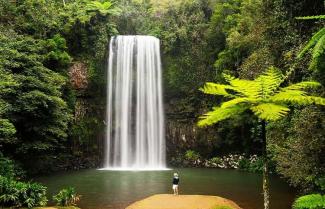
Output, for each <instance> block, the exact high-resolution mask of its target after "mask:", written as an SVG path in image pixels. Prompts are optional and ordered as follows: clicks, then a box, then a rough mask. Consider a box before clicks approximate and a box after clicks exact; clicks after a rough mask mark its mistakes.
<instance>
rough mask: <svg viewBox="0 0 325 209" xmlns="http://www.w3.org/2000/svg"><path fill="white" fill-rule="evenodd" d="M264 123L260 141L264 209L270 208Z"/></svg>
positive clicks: (263, 122) (264, 123)
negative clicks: (261, 147) (261, 148)
mask: <svg viewBox="0 0 325 209" xmlns="http://www.w3.org/2000/svg"><path fill="white" fill-rule="evenodd" d="M265 126H266V122H265V121H264V120H263V121H262V140H263V161H264V162H263V199H264V209H269V208H270V188H269V169H268V157H267V149H266V128H265Z"/></svg>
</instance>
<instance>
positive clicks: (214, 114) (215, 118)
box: [198, 105, 247, 127]
mask: <svg viewBox="0 0 325 209" xmlns="http://www.w3.org/2000/svg"><path fill="white" fill-rule="evenodd" d="M246 109H247V107H246V106H243V105H234V106H231V107H228V108H222V107H215V108H214V109H213V110H212V111H210V112H207V113H206V114H204V115H203V116H201V117H200V119H201V120H200V121H199V122H198V126H199V127H205V126H209V125H212V124H215V123H217V122H219V121H221V120H224V119H227V118H230V117H233V116H235V115H239V114H241V113H242V112H244V111H245V110H246Z"/></svg>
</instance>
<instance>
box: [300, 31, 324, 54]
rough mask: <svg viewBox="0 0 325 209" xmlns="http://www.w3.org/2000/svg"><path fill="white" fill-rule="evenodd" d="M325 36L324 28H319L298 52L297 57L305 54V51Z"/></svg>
mask: <svg viewBox="0 0 325 209" xmlns="http://www.w3.org/2000/svg"><path fill="white" fill-rule="evenodd" d="M324 36H325V28H322V29H320V30H319V31H318V32H317V33H315V35H313V37H312V38H311V39H310V40H309V41H308V43H307V45H306V46H305V47H304V48H303V49H302V50H301V52H299V54H298V58H299V59H300V58H302V56H304V55H305V54H306V52H307V51H308V50H309V49H311V48H313V47H314V46H315V45H317V43H318V42H319V41H320V40H321V39H322V37H324ZM313 53H315V52H313Z"/></svg>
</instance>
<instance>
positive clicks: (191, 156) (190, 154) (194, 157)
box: [185, 150, 201, 162]
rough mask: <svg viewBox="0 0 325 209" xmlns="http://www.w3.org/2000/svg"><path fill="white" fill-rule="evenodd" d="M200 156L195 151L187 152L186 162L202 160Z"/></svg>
mask: <svg viewBox="0 0 325 209" xmlns="http://www.w3.org/2000/svg"><path fill="white" fill-rule="evenodd" d="M200 157H201V156H200V154H199V153H198V152H195V151H194V150H187V151H186V153H185V158H186V160H189V161H192V162H195V161H197V160H199V159H200Z"/></svg>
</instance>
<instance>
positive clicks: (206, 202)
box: [126, 194, 242, 209]
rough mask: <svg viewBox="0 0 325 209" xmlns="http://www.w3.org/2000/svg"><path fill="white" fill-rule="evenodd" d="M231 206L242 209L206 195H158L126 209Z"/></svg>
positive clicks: (226, 201) (182, 208)
mask: <svg viewBox="0 0 325 209" xmlns="http://www.w3.org/2000/svg"><path fill="white" fill-rule="evenodd" d="M217 206H229V209H242V208H240V207H239V206H238V205H237V204H236V203H234V202H233V201H231V200H228V199H225V198H222V197H218V196H206V195H178V196H174V195H170V194H158V195H153V196H150V197H148V198H145V199H143V200H140V201H137V202H135V203H133V204H131V205H129V206H128V207H127V208H126V209H214V208H218V207H217Z"/></svg>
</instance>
